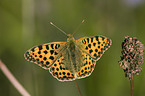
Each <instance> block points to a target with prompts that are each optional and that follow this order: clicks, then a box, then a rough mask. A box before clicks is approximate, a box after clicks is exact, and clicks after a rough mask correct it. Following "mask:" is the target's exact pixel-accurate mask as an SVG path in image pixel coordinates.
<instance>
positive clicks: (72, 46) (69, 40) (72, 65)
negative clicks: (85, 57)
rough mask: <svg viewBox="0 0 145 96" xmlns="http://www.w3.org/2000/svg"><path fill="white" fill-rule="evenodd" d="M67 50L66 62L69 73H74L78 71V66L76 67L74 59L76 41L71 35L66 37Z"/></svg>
mask: <svg viewBox="0 0 145 96" xmlns="http://www.w3.org/2000/svg"><path fill="white" fill-rule="evenodd" d="M67 36H68V37H67V50H68V57H69V58H68V59H69V60H68V61H69V63H68V64H69V65H68V68H69V69H70V71H71V72H73V73H76V72H77V71H79V69H78V66H77V61H76V60H77V58H76V40H75V39H74V37H73V36H72V35H71V34H68V35H67Z"/></svg>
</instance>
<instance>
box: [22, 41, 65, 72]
mask: <svg viewBox="0 0 145 96" xmlns="http://www.w3.org/2000/svg"><path fill="white" fill-rule="evenodd" d="M65 48H66V42H52V43H46V44H42V45H38V46H35V47H33V48H31V49H29V50H28V51H26V53H25V54H24V57H25V59H27V60H28V61H30V62H34V63H36V64H38V65H39V66H41V67H42V68H44V69H48V68H49V67H50V66H51V65H52V64H53V63H54V62H55V61H56V59H57V58H59V54H60V53H61V52H62V51H63V50H64V49H65Z"/></svg>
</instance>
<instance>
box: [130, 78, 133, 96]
mask: <svg viewBox="0 0 145 96" xmlns="http://www.w3.org/2000/svg"><path fill="white" fill-rule="evenodd" d="M130 85H131V86H130V96H133V76H132V77H131V80H130Z"/></svg>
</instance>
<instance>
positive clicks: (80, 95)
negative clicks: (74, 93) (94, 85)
mask: <svg viewBox="0 0 145 96" xmlns="http://www.w3.org/2000/svg"><path fill="white" fill-rule="evenodd" d="M74 82H75V85H76V87H77V90H78V92H79V96H82V94H81V91H80V89H79V86H78V84H77V81H76V80H74Z"/></svg>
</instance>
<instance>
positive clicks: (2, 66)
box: [0, 60, 30, 96]
mask: <svg viewBox="0 0 145 96" xmlns="http://www.w3.org/2000/svg"><path fill="white" fill-rule="evenodd" d="M0 69H1V70H2V72H3V73H4V75H5V76H6V77H7V78H8V79H9V81H10V82H11V83H12V84H13V86H14V87H15V88H16V89H17V90H18V91H19V92H20V94H21V95H22V96H30V94H29V93H28V92H27V91H26V90H25V89H24V87H23V86H22V85H21V84H20V83H19V82H18V81H17V80H16V78H15V77H14V76H13V75H12V73H11V72H10V71H9V69H8V68H7V67H6V66H5V64H4V63H3V62H2V61H1V60H0Z"/></svg>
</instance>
